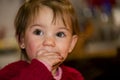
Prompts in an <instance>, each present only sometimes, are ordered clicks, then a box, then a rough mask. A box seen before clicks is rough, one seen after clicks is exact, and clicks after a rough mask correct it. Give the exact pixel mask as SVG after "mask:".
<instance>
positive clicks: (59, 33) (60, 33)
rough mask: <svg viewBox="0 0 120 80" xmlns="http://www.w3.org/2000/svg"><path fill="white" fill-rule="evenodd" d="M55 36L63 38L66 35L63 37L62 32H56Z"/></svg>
mask: <svg viewBox="0 0 120 80" xmlns="http://www.w3.org/2000/svg"><path fill="white" fill-rule="evenodd" d="M56 36H57V37H65V36H66V35H65V33H64V32H58V33H57V34H56Z"/></svg>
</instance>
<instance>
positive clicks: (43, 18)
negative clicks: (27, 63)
mask: <svg viewBox="0 0 120 80" xmlns="http://www.w3.org/2000/svg"><path fill="white" fill-rule="evenodd" d="M52 21H53V12H52V10H51V9H50V8H48V7H44V8H42V10H40V13H39V14H38V16H37V17H36V18H35V19H34V22H32V23H30V24H29V25H28V27H27V29H26V32H25V36H24V37H23V38H22V39H21V40H22V42H21V43H20V47H21V48H22V46H23V45H24V47H25V49H26V52H27V55H28V57H29V59H30V60H32V59H34V58H35V57H36V55H37V53H38V51H41V50H45V51H48V52H50V53H52V52H54V53H55V52H56V53H59V54H60V55H61V56H62V57H63V58H64V59H66V57H67V56H68V54H69V53H70V52H71V51H72V49H73V48H74V46H75V43H76V41H77V36H76V35H74V36H73V35H72V30H71V29H70V27H67V26H65V25H64V23H63V21H62V20H61V18H59V17H58V18H57V19H56V22H55V23H54V22H52Z"/></svg>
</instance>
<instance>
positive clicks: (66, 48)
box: [59, 42, 70, 59]
mask: <svg viewBox="0 0 120 80" xmlns="http://www.w3.org/2000/svg"><path fill="white" fill-rule="evenodd" d="M59 46H60V47H59V49H60V53H61V55H62V57H64V58H65V59H66V57H67V56H68V54H69V46H70V44H69V43H68V42H66V43H64V45H63V44H62V43H61V44H59Z"/></svg>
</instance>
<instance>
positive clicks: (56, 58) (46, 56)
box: [36, 50, 63, 71]
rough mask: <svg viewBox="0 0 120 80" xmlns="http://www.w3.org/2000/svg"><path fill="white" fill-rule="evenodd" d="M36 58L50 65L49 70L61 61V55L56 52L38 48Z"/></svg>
mask: <svg viewBox="0 0 120 80" xmlns="http://www.w3.org/2000/svg"><path fill="white" fill-rule="evenodd" d="M36 59H37V60H39V61H41V62H44V63H45V64H47V65H49V66H50V69H51V71H52V70H53V69H54V68H56V67H58V65H59V64H61V63H62V62H63V57H62V56H61V55H60V54H59V53H57V52H48V51H47V50H39V51H38V52H37V55H36Z"/></svg>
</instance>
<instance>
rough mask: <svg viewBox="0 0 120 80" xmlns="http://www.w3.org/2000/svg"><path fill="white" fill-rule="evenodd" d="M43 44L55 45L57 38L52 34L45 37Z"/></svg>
mask: <svg viewBox="0 0 120 80" xmlns="http://www.w3.org/2000/svg"><path fill="white" fill-rule="evenodd" d="M43 46H51V47H55V38H53V37H51V36H49V37H48V36H47V37H45V39H44V41H43Z"/></svg>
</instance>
